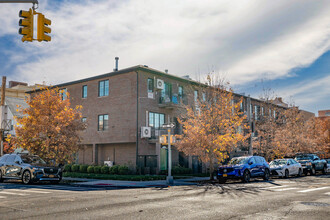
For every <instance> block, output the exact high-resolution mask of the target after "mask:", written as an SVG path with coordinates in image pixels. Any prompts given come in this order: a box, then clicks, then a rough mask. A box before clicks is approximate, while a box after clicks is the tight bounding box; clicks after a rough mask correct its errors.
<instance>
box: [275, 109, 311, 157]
mask: <svg viewBox="0 0 330 220" xmlns="http://www.w3.org/2000/svg"><path fill="white" fill-rule="evenodd" d="M281 118H282V120H283V123H282V124H281V126H279V127H278V128H277V130H276V135H275V142H276V147H275V149H274V152H275V154H276V155H277V156H278V157H280V158H282V157H284V156H291V157H292V156H294V155H295V154H297V153H313V152H315V148H313V147H312V146H311V145H310V142H309V141H307V134H308V131H307V127H306V124H307V118H306V117H305V115H304V114H303V113H302V112H301V111H300V110H299V109H298V107H291V108H289V109H287V110H285V111H284V112H283V114H282V115H281ZM310 141H311V140H310Z"/></svg>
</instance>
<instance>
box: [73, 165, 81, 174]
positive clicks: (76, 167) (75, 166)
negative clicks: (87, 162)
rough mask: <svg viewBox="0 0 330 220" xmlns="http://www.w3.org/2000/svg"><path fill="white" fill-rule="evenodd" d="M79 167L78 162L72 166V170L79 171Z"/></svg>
mask: <svg viewBox="0 0 330 220" xmlns="http://www.w3.org/2000/svg"><path fill="white" fill-rule="evenodd" d="M79 167H80V166H79V165H78V164H74V165H72V167H71V170H72V172H79Z"/></svg>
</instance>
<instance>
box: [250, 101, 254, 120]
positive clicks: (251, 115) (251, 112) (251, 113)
mask: <svg viewBox="0 0 330 220" xmlns="http://www.w3.org/2000/svg"><path fill="white" fill-rule="evenodd" d="M252 118H253V109H252V104H250V119H251V120H252Z"/></svg>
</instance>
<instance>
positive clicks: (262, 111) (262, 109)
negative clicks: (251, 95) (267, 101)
mask: <svg viewBox="0 0 330 220" xmlns="http://www.w3.org/2000/svg"><path fill="white" fill-rule="evenodd" d="M261 115H262V116H264V107H261Z"/></svg>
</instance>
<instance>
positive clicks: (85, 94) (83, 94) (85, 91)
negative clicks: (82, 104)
mask: <svg viewBox="0 0 330 220" xmlns="http://www.w3.org/2000/svg"><path fill="white" fill-rule="evenodd" d="M82 97H83V98H87V85H85V86H83V87H82Z"/></svg>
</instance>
